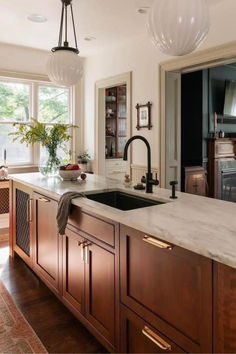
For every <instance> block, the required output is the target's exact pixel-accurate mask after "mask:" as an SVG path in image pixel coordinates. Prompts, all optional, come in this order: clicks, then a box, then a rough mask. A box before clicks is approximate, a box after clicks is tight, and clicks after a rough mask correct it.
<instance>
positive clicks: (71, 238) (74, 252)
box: [62, 229, 85, 313]
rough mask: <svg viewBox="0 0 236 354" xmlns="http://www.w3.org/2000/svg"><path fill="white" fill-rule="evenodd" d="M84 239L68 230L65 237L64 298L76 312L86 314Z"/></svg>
mask: <svg viewBox="0 0 236 354" xmlns="http://www.w3.org/2000/svg"><path fill="white" fill-rule="evenodd" d="M83 241H84V239H83V238H82V237H81V236H79V235H78V234H76V233H74V232H72V231H70V230H68V229H67V230H66V235H65V236H63V290H62V296H63V298H64V299H65V300H66V301H67V302H68V303H69V304H70V305H71V306H73V308H74V309H75V310H76V311H79V312H80V313H83V312H84V290H85V284H84V272H85V266H84V249H83Z"/></svg>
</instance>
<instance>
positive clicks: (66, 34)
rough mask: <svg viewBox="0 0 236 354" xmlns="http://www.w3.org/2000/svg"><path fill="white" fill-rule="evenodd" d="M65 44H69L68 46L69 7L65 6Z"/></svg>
mask: <svg viewBox="0 0 236 354" xmlns="http://www.w3.org/2000/svg"><path fill="white" fill-rule="evenodd" d="M65 12H66V13H65V44H66V43H67V45H68V41H67V5H66V4H65Z"/></svg>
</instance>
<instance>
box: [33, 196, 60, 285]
mask: <svg viewBox="0 0 236 354" xmlns="http://www.w3.org/2000/svg"><path fill="white" fill-rule="evenodd" d="M33 199H34V203H35V205H34V223H33V225H34V228H33V231H34V232H33V234H34V244H35V245H34V250H35V257H34V268H35V271H36V272H37V273H38V274H39V275H40V276H41V277H43V278H44V279H45V281H46V282H48V283H49V284H50V285H51V286H52V287H53V288H54V290H56V291H58V290H59V235H58V232H57V223H56V214H57V202H56V201H54V200H52V199H49V198H47V197H45V196H43V195H40V194H37V193H34V194H33Z"/></svg>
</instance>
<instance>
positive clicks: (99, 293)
mask: <svg viewBox="0 0 236 354" xmlns="http://www.w3.org/2000/svg"><path fill="white" fill-rule="evenodd" d="M85 252H86V255H85V262H86V266H85V267H86V318H87V319H88V321H89V322H90V323H91V324H92V325H93V326H94V327H95V328H96V329H97V330H98V331H99V332H100V333H101V334H102V335H103V336H104V337H105V338H106V339H107V340H108V341H109V342H110V343H112V344H114V340H115V319H116V317H115V311H116V308H115V299H116V293H115V254H114V253H112V252H109V251H107V250H106V249H104V248H102V247H99V246H97V245H96V244H94V243H91V242H89V246H88V247H87V249H86V251H85Z"/></svg>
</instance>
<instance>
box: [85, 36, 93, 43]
mask: <svg viewBox="0 0 236 354" xmlns="http://www.w3.org/2000/svg"><path fill="white" fill-rule="evenodd" d="M95 39H96V38H95V37H92V36H86V37H84V40H85V41H87V42H91V41H94V40H95Z"/></svg>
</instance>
